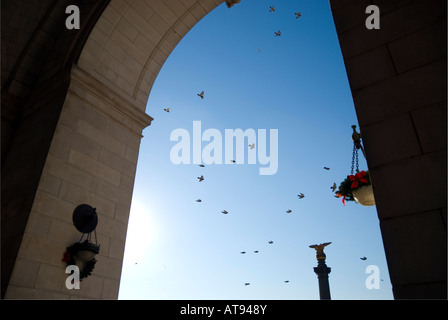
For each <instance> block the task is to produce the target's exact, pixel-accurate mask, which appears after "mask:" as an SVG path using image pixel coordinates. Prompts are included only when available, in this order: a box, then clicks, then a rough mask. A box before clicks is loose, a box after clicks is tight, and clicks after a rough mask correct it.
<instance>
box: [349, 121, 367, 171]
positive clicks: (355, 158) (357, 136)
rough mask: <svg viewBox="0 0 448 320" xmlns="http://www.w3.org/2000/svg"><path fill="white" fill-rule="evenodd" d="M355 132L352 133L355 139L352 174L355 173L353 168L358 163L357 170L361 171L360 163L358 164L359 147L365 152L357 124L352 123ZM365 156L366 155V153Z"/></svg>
mask: <svg viewBox="0 0 448 320" xmlns="http://www.w3.org/2000/svg"><path fill="white" fill-rule="evenodd" d="M352 129H353V134H352V140H353V156H352V167H351V171H350V172H351V174H353V169H354V167H355V164H356V172H357V173H358V172H359V164H358V149H361V151H362V152H363V154H364V148H363V147H362V144H361V135H360V134H359V133H358V132H356V125H352ZM364 156H365V155H364Z"/></svg>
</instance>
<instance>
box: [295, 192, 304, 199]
mask: <svg viewBox="0 0 448 320" xmlns="http://www.w3.org/2000/svg"><path fill="white" fill-rule="evenodd" d="M297 196H298V197H299V199H303V198H305V195H304V194H303V193H299V194H298V195H297Z"/></svg>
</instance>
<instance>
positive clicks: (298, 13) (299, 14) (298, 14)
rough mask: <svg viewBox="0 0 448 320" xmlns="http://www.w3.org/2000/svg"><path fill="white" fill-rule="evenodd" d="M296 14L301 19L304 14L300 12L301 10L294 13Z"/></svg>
mask: <svg viewBox="0 0 448 320" xmlns="http://www.w3.org/2000/svg"><path fill="white" fill-rule="evenodd" d="M294 14H295V15H296V19H299V18H300V17H301V16H302V14H301V13H300V11H299V12H296V13H294Z"/></svg>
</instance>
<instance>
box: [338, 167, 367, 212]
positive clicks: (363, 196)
mask: <svg viewBox="0 0 448 320" xmlns="http://www.w3.org/2000/svg"><path fill="white" fill-rule="evenodd" d="M336 197H337V198H342V203H343V204H344V205H345V201H356V202H357V203H359V204H361V205H363V206H373V205H375V198H374V197H373V190H372V184H371V182H370V175H369V171H364V170H363V171H361V172H357V173H356V174H354V175H353V174H351V175H348V176H347V178H346V179H345V180H344V181H342V182H341V183H340V185H339V188H338V190H337V191H336Z"/></svg>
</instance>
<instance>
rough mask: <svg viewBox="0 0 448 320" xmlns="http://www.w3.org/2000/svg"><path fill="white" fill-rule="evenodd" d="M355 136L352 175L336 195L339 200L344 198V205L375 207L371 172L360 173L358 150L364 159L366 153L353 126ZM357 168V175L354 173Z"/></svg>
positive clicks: (340, 186)
mask: <svg viewBox="0 0 448 320" xmlns="http://www.w3.org/2000/svg"><path fill="white" fill-rule="evenodd" d="M352 129H353V134H352V140H353V157H352V167H351V171H350V175H348V176H347V178H345V180H344V181H342V182H341V183H340V185H339V188H338V190H337V191H335V193H336V197H337V198H342V203H343V204H344V205H345V201H355V202H357V203H359V204H360V205H363V206H373V205H375V198H374V196H373V189H372V183H371V181H370V175H369V171H364V170H362V171H361V172H360V171H359V165H358V150H359V149H361V151H362V153H363V155H364V157H365V152H364V148H363V147H362V144H361V135H360V134H359V133H358V132H357V131H356V126H355V125H353V126H352ZM355 166H356V173H355V172H354V170H355Z"/></svg>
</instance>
